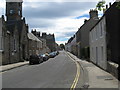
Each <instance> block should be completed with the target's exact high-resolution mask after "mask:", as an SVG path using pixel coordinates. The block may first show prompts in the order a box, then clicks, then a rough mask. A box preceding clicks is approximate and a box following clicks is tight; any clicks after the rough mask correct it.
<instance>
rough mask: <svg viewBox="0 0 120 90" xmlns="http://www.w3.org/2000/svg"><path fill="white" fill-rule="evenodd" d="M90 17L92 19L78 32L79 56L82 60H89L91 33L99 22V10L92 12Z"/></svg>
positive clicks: (85, 22)
mask: <svg viewBox="0 0 120 90" xmlns="http://www.w3.org/2000/svg"><path fill="white" fill-rule="evenodd" d="M89 15H90V19H89V20H85V21H84V24H83V25H82V26H81V27H80V28H79V29H78V31H77V32H76V43H77V50H78V51H77V55H78V57H79V58H81V59H87V58H89V55H88V54H89V31H90V29H91V28H92V27H93V26H94V25H95V24H96V23H97V21H98V20H99V18H98V11H97V10H90V12H89Z"/></svg>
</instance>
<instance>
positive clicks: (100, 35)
mask: <svg viewBox="0 0 120 90" xmlns="http://www.w3.org/2000/svg"><path fill="white" fill-rule="evenodd" d="M102 29H103V28H102V23H100V36H102Z"/></svg>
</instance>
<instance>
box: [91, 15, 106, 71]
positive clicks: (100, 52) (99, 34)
mask: <svg viewBox="0 0 120 90" xmlns="http://www.w3.org/2000/svg"><path fill="white" fill-rule="evenodd" d="M89 37H90V40H89V43H90V60H91V61H92V62H93V63H95V64H97V65H99V66H100V67H101V68H103V69H105V70H106V69H107V54H106V52H107V51H106V18H105V16H103V17H102V18H101V19H100V20H99V21H98V23H97V24H96V25H95V26H94V27H93V28H92V29H91V30H90V34H89Z"/></svg>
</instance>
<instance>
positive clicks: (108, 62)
mask: <svg viewBox="0 0 120 90" xmlns="http://www.w3.org/2000/svg"><path fill="white" fill-rule="evenodd" d="M117 4H118V3H117V2H115V3H113V4H112V5H111V4H110V7H109V8H106V11H105V13H104V15H103V16H102V17H101V19H100V20H99V21H98V22H97V24H96V25H95V26H94V27H93V28H92V29H91V30H90V35H89V36H90V60H91V61H92V62H93V63H95V64H97V65H98V66H100V67H101V68H103V69H105V70H108V71H109V72H111V73H112V74H114V75H115V76H116V77H117V68H118V65H119V59H120V47H119V46H120V43H119V42H120V36H119V35H120V33H119V30H120V25H119V20H120V9H118V8H117ZM106 7H108V6H106Z"/></svg>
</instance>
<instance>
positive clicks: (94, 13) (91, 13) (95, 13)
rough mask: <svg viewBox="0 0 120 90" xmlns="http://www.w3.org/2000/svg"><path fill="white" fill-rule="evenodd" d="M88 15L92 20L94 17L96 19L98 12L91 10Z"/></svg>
mask: <svg viewBox="0 0 120 90" xmlns="http://www.w3.org/2000/svg"><path fill="white" fill-rule="evenodd" d="M89 15H90V18H94V17H96V18H98V11H97V10H93V9H91V10H90V12H89Z"/></svg>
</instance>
